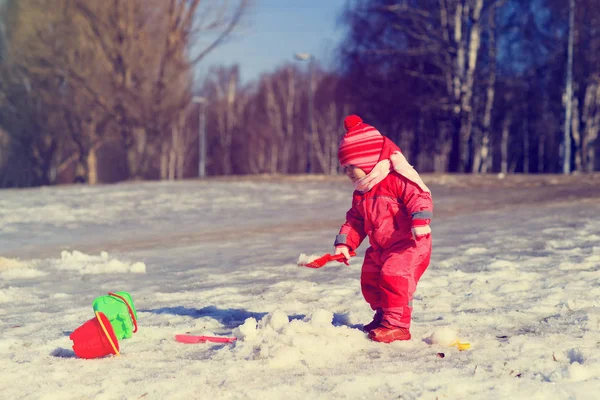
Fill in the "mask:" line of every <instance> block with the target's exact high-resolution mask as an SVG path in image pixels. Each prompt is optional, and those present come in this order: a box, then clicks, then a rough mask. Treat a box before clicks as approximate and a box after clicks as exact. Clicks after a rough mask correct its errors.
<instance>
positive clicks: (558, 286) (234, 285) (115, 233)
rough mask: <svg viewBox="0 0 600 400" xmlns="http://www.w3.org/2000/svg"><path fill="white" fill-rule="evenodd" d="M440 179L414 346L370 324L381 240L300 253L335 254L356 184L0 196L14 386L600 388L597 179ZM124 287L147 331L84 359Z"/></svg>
mask: <svg viewBox="0 0 600 400" xmlns="http://www.w3.org/2000/svg"><path fill="white" fill-rule="evenodd" d="M425 181H426V182H427V183H428V185H429V186H430V187H431V188H432V191H433V194H434V201H435V205H436V210H435V214H436V217H435V219H434V221H433V223H432V227H433V231H434V254H433V257H432V263H431V266H430V268H429V270H428V271H427V272H426V273H425V275H424V276H423V278H422V280H421V282H420V284H419V287H418V291H417V294H416V297H415V302H414V320H413V327H412V334H413V340H411V341H410V342H397V343H392V344H388V345H386V344H380V343H374V342H370V341H369V340H368V339H367V338H366V335H365V334H364V333H362V332H361V331H360V329H359V328H360V327H361V325H362V324H363V323H366V322H369V321H370V319H371V316H372V313H371V311H370V309H369V308H368V306H367V305H366V303H365V302H364V300H363V299H362V296H361V294H360V289H359V283H358V278H359V274H360V264H361V261H362V256H363V255H364V250H365V249H366V247H367V243H364V244H363V245H362V246H361V248H360V249H359V251H358V256H357V257H355V258H354V259H353V260H352V261H351V266H350V267H346V266H344V265H343V264H339V263H333V264H329V265H327V266H326V267H324V268H322V269H317V270H313V269H308V268H302V267H298V266H297V265H296V261H297V259H298V257H299V255H300V254H302V253H305V254H322V253H326V252H330V251H331V250H332V242H333V239H334V237H335V234H336V233H337V229H338V228H339V225H340V224H341V223H342V222H343V218H344V214H345V212H346V210H347V208H348V207H349V205H350V191H351V189H350V185H349V183H347V182H346V181H345V180H344V178H343V177H340V178H306V177H298V178H295V179H283V178H281V179H259V178H256V179H243V180H238V181H236V180H232V179H222V180H209V181H205V182H196V181H187V182H179V183H165V182H162V183H158V182H153V183H126V184H119V185H111V186H99V187H83V186H68V187H52V188H40V189H27V190H2V191H0V398H2V399H20V398H27V399H138V398H143V399H363V398H364V399H369V400H370V399H374V398H376V399H397V398H402V399H421V398H423V399H436V398H437V399H490V398H493V399H515V398H528V399H592V398H597V397H596V396H597V393H598V390H599V389H600V353H599V352H598V347H599V345H600V307H599V306H600V217H599V216H600V182H599V180H598V177H597V176H596V177H595V178H592V177H590V178H573V180H569V179H568V178H559V177H556V178H555V177H544V178H536V177H507V178H506V179H503V180H499V179H497V178H496V177H460V176H458V177H457V176H429V177H427V176H426V177H425ZM120 290H125V291H128V292H129V293H131V295H132V297H133V299H134V302H135V306H136V308H137V310H138V317H139V325H140V329H139V332H138V333H136V334H135V335H134V336H133V338H131V339H126V340H122V341H120V346H121V351H122V355H121V356H120V357H107V358H103V359H95V360H83V359H79V358H77V357H75V355H74V353H73V351H72V349H71V345H72V342H71V340H70V339H69V334H70V333H71V332H72V331H73V330H74V329H76V328H77V327H78V326H80V325H81V324H82V323H84V322H85V321H86V320H88V319H90V318H92V317H93V311H92V308H91V304H92V301H93V300H94V298H96V297H98V296H101V295H104V294H106V293H107V292H108V291H120ZM185 332H191V333H194V334H212V335H235V336H237V337H238V338H239V340H238V341H237V342H236V343H234V344H227V345H223V344H194V345H186V344H181V343H177V342H175V341H174V339H173V338H174V335H176V334H179V333H185ZM456 338H458V339H462V340H467V341H469V342H470V343H471V349H470V350H466V351H459V350H458V349H457V348H456V347H451V346H448V345H447V344H448V342H451V341H453V340H454V339H456Z"/></svg>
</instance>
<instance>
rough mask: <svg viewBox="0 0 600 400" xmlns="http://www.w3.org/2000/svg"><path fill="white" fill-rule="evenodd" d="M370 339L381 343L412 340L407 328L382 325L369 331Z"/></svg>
mask: <svg viewBox="0 0 600 400" xmlns="http://www.w3.org/2000/svg"><path fill="white" fill-rule="evenodd" d="M369 339H371V340H373V341H375V342H381V343H391V342H395V341H396V340H410V332H409V330H408V329H407V328H400V327H398V326H385V325H381V326H380V327H379V328H375V329H373V330H372V331H370V332H369Z"/></svg>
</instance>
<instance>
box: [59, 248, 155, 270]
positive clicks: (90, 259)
mask: <svg viewBox="0 0 600 400" xmlns="http://www.w3.org/2000/svg"><path fill="white" fill-rule="evenodd" d="M55 266H56V268H57V269H61V270H69V271H78V272H79V273H80V274H82V275H86V274H124V273H132V274H144V273H146V264H144V263H143V262H134V263H129V262H126V261H120V260H117V259H116V258H111V257H109V256H108V253H107V252H105V251H103V252H101V253H100V255H99V256H91V255H88V254H85V253H81V252H79V251H73V252H72V253H70V252H68V251H63V252H62V253H61V255H60V260H58V261H57V262H56V264H55Z"/></svg>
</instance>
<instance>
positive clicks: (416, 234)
mask: <svg viewBox="0 0 600 400" xmlns="http://www.w3.org/2000/svg"><path fill="white" fill-rule="evenodd" d="M429 234H431V228H430V227H429V225H421V226H413V227H412V235H413V239H414V240H419V239H421V238H422V237H425V236H427V235H429Z"/></svg>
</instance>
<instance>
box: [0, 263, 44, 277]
mask: <svg viewBox="0 0 600 400" xmlns="http://www.w3.org/2000/svg"><path fill="white" fill-rule="evenodd" d="M34 264H35V263H32V262H24V261H20V260H16V259H13V258H4V257H0V277H2V279H3V280H9V279H31V278H38V277H40V276H45V275H48V274H47V273H45V272H42V271H40V270H38V269H36V268H35V265H34Z"/></svg>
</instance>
